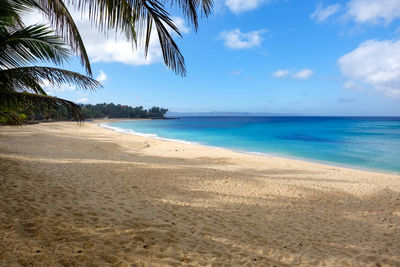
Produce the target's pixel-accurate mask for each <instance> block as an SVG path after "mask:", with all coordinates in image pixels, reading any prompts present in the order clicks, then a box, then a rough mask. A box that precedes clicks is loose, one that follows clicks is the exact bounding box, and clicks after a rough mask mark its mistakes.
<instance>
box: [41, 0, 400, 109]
mask: <svg viewBox="0 0 400 267" xmlns="http://www.w3.org/2000/svg"><path fill="white" fill-rule="evenodd" d="M173 16H174V20H175V21H176V23H177V25H178V26H179V27H180V28H181V29H182V31H183V32H184V34H183V38H182V39H176V40H177V41H178V43H179V46H180V48H181V51H182V53H183V55H184V56H185V60H186V66H187V77H185V78H182V77H180V76H176V75H175V74H174V73H173V72H172V71H169V70H167V69H166V67H165V66H164V65H163V63H162V60H161V53H160V51H159V47H158V45H157V42H156V39H154V41H153V42H152V44H151V47H150V56H149V58H147V59H144V57H143V51H142V50H135V51H132V49H131V46H130V45H129V43H127V42H126V41H125V40H124V39H123V38H122V37H121V36H117V37H115V36H113V37H109V39H108V40H107V38H105V37H104V36H101V34H100V33H98V32H97V31H96V30H95V29H92V28H91V27H90V26H89V24H88V23H87V21H85V19H84V18H83V19H81V18H80V17H79V16H77V21H78V27H79V28H80V30H81V34H82V36H83V39H84V41H85V43H86V46H87V49H88V51H89V56H90V57H91V60H92V68H93V70H94V75H95V76H96V77H99V78H100V80H101V81H102V83H103V86H104V88H103V89H100V90H98V91H95V92H85V91H77V90H74V87H73V86H72V87H71V86H70V87H68V86H66V87H63V88H49V93H50V94H52V95H57V96H58V97H63V98H67V99H70V100H73V101H79V102H84V103H91V104H95V103H102V102H114V103H120V104H126V105H132V106H144V107H146V108H148V107H151V106H160V107H165V108H168V109H169V110H171V111H177V112H202V111H204V112H208V111H236V112H266V113H279V114H301V115H400V41H399V40H400V0H380V1H377V0H346V1H321V0H286V1H285V0H270V1H268V0H219V1H218V0H217V1H216V3H215V11H214V13H213V14H212V15H211V16H210V17H209V18H205V19H202V20H201V22H200V27H199V31H198V33H197V34H196V33H195V32H194V30H193V29H190V28H189V27H188V26H187V25H185V24H184V21H183V19H182V17H180V16H181V15H180V14H173ZM64 67H66V68H69V69H72V70H76V71H80V72H83V71H84V70H83V68H82V67H81V66H80V65H79V63H78V61H77V60H76V59H74V60H71V63H70V65H65V66H64ZM100 74H101V75H100Z"/></svg>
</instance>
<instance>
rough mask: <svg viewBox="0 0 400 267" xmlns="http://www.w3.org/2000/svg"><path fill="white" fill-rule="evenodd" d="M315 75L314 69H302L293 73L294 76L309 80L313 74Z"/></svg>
mask: <svg viewBox="0 0 400 267" xmlns="http://www.w3.org/2000/svg"><path fill="white" fill-rule="evenodd" d="M313 75H314V71H313V70H310V69H302V70H300V71H298V72H296V73H294V74H293V76H292V77H293V78H295V79H299V80H308V79H309V78H311V76H313Z"/></svg>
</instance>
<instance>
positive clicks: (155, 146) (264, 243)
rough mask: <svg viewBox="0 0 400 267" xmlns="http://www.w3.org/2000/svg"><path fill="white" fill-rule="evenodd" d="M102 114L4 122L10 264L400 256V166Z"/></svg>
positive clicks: (353, 261) (2, 189) (364, 261)
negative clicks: (291, 152)
mask: <svg viewBox="0 0 400 267" xmlns="http://www.w3.org/2000/svg"><path fill="white" fill-rule="evenodd" d="M98 123H100V122H88V123H84V124H83V125H78V124H76V123H73V122H57V123H47V124H39V125H29V126H24V127H0V265H1V266H9V265H12V266H14V265H15V266H19V265H23V266H25V265H34V266H46V265H47V266H48V265H50V266H62V265H83V266H107V265H115V266H131V264H135V265H136V266H165V265H170V266H179V265H195V266H196V265H209V264H216V265H218V264H219V265H223V264H226V265H235V266H237V265H256V266H268V265H270V266H296V265H300V266H310V265H321V266H323V265H324V266H326V265H327V266H346V265H347V266H398V265H400V246H399V244H400V176H398V175H390V174H379V173H373V172H365V171H359V170H350V169H345V168H339V167H332V166H327V165H320V164H315V163H308V162H302V161H296V160H289V159H281V158H273V157H265V156H255V155H246V154H240V153H235V152H232V151H229V150H224V149H219V148H211V147H204V146H198V145H191V144H182V143H175V142H167V141H162V140H155V139H149V138H145V137H140V136H135V135H128V134H121V133H117V132H114V131H111V130H108V129H104V128H101V127H100V126H98ZM135 265H133V266H135Z"/></svg>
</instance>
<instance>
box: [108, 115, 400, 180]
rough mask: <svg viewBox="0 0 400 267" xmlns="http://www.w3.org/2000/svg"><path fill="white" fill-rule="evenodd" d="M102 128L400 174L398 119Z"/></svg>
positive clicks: (198, 120) (228, 120)
mask: <svg viewBox="0 0 400 267" xmlns="http://www.w3.org/2000/svg"><path fill="white" fill-rule="evenodd" d="M103 126H105V127H108V128H111V129H114V130H117V131H120V132H124V133H131V134H139V135H144V136H148V137H153V138H160V139H167V140H173V141H179V142H190V143H198V144H203V145H209V146H217V147H223V148H228V149H233V150H236V151H240V152H247V153H256V154H267V155H271V156H279V157H287V158H296V159H303V160H308V161H313V162H320V163H327V164H330V165H337V166H344V167H351V168H358V169H367V170H376V171H383V172H391V173H400V117H297V116H296V117H261V116H257V117H248V116H246V117H182V118H180V119H173V120H146V121H121V122H116V123H110V124H106V125H103Z"/></svg>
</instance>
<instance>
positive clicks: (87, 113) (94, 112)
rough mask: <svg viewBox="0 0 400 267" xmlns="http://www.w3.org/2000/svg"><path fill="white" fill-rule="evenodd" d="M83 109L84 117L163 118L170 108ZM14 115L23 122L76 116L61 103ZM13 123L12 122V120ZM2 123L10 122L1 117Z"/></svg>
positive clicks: (97, 105) (101, 106)
mask: <svg viewBox="0 0 400 267" xmlns="http://www.w3.org/2000/svg"><path fill="white" fill-rule="evenodd" d="M80 108H81V110H82V119H103V118H110V119H113V118H114V119H120V118H130V119H134V118H140V119H145V118H149V119H163V118H165V113H167V111H168V109H164V108H159V107H152V108H150V109H148V110H146V109H144V108H143V107H141V106H140V107H131V106H127V105H119V104H118V105H115V104H113V103H110V104H106V103H103V104H96V105H90V104H89V105H80ZM12 113H13V116H14V117H17V118H19V119H20V121H21V122H29V121H48V120H52V121H60V120H67V121H69V120H73V119H74V117H73V116H72V115H71V114H70V113H69V112H68V110H67V108H65V107H64V106H62V105H60V106H58V107H57V108H53V109H50V110H46V111H43V110H40V109H37V108H34V107H33V108H29V109H19V110H13V111H12ZM11 123H12V122H11ZM0 124H10V122H7V121H5V120H4V118H3V120H2V119H1V118H0Z"/></svg>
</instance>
